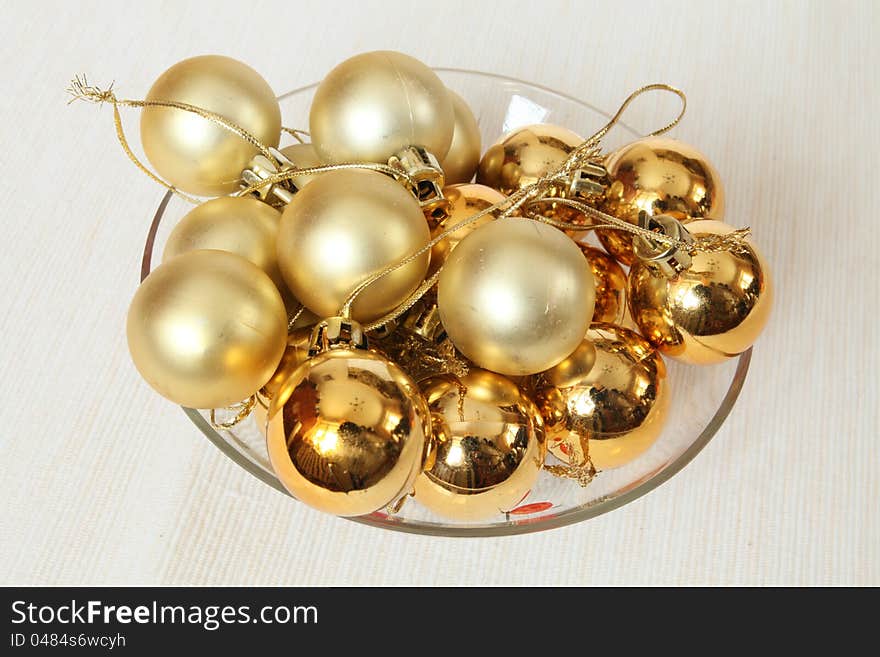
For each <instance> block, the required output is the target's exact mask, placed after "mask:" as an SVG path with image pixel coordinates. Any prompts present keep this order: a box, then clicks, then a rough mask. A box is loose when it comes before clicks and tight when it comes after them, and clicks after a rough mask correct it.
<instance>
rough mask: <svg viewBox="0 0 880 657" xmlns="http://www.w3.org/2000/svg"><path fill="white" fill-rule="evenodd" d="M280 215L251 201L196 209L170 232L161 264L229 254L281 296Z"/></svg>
mask: <svg viewBox="0 0 880 657" xmlns="http://www.w3.org/2000/svg"><path fill="white" fill-rule="evenodd" d="M280 220H281V213H280V212H278V210H276V209H275V208H273V207H271V206H269V205H267V204H266V203H263V202H262V201H258V200H257V199H255V198H251V197H235V196H222V197H220V198H215V199H211V200H209V201H205V202H204V203H202V204H200V205H197V206H196V207H195V208H193V209H192V210H190V211H189V212H188V213H187V214H186V215H184V217H183V219H181V220H180V221H179V222H178V224H177V225H176V226H175V227H174V230H172V231H171V234H170V235H169V236H168V241H167V242H165V250H164V251H163V252H162V262H168V261H169V260H171V258H174V257H176V256H179V255H180V254H182V253H188V252H190V251H197V250H199V249H215V250H217V251H229V252H230V253H236V254H238V255H240V256H242V257H243V258H246V259H247V260H250V261H251V262H252V263H254V264H255V265H256V266H257V267H259V268H260V269H262V270H263V271H264V272H266V274H268V275H269V278H271V279H272V282H273V283H275V285H276V286H277V287H278V289H279V291H280V292H281V293H282V296H283V293H284V291H286V290H287V285H285V283H284V279H283V278H282V277H281V270H280V269H278V261H277V259H276V258H275V240H276V237H277V236H278V223H279V221H280Z"/></svg>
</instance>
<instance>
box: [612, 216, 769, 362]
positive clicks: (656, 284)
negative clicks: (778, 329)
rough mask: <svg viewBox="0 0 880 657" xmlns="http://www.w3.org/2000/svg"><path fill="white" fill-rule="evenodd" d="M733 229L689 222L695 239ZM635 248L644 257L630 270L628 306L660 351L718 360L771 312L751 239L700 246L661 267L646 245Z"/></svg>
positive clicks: (763, 269) (747, 343)
mask: <svg viewBox="0 0 880 657" xmlns="http://www.w3.org/2000/svg"><path fill="white" fill-rule="evenodd" d="M661 219H662V217H661ZM733 230H734V229H733V228H731V227H730V226H728V225H727V224H724V223H721V222H720V221H711V220H702V221H694V222H691V223H689V224H687V231H688V232H689V233H690V234H691V235H692V236H693V237H694V238H699V237H700V236H704V235H726V234H728V233H730V232H732V231H733ZM663 248H665V247H662V246H661V247H660V251H662V250H663ZM636 253H637V255H642V256H644V257H645V258H646V260H641V259H640V260H639V261H637V262H636V263H635V264H633V266H632V268H631V269H630V273H629V305H630V312H631V314H632V318H633V320H634V321H635V323H636V324H637V325H638V327H639V330H640V331H641V333H642V335H644V336H645V337H646V338H647V339H648V340H649V341H650V342H651V343H652V344H654V345H655V346H656V347H657V348H658V349H659V350H660V351H661V352H662V353H663V354H664V355H665V356H669V357H671V358H675V359H676V360H680V361H683V362H686V363H695V364H700V365H705V364H711V363H718V362H722V361H724V360H727V359H728V358H732V357H734V356H737V355H739V354H741V353H742V352H744V351H745V350H746V349H748V348H749V347H751V346H752V344H753V343H754V342H755V340H757V339H758V336H759V335H760V334H761V332H762V331H763V329H764V326H765V325H766V324H767V320H768V318H769V317H770V309H771V307H772V305H773V285H772V282H771V278H770V270H769V268H768V267H767V264H766V262H765V261H764V259H763V257H762V256H761V254H760V253H759V252H758V250H757V249H756V248H755V247H754V246H753V245H751V244H750V243H748V242H745V243H743V244H742V245H741V247H738V248H732V249H729V250H725V251H718V252H714V253H697V254H696V255H694V256H693V257H692V259H690V258H688V260H690V262H689V264H687V261H685V263H684V264H685V265H686V266H682V267H679V271H677V272H676V271H667V272H666V273H664V272H663V271H661V269H660V267H659V266H658V261H657V260H655V261H653V262H652V261H651V260H647V258H649V257H651V256H653V255H655V254H654V253H653V252H652V250H651V248H650V247H649V246H648V245H647V244H646V245H645V246H644V247H643V248H639V245H638V244H637V249H636ZM660 264H662V261H661V262H660Z"/></svg>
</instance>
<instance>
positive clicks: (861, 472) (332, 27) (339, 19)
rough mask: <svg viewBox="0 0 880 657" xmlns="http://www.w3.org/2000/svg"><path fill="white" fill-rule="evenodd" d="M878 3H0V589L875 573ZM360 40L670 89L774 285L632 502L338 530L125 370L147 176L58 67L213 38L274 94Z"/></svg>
mask: <svg viewBox="0 0 880 657" xmlns="http://www.w3.org/2000/svg"><path fill="white" fill-rule="evenodd" d="M878 7H880V5H878V3H876V2H870V1H869V2H862V3H855V2H815V3H808V2H730V3H721V2H698V1H696V0H694V1H692V2H661V3H650V4H641V3H634V2H623V1H619V2H574V1H572V2H547V1H546V0H542V1H541V2H534V1H530V2H508V3H490V2H474V1H473V0H469V1H467V2H443V3H430V2H363V1H361V2H346V3H338V2H330V1H327V0H324V1H322V2H308V3H307V2H295V1H290V0H288V1H286V2H278V3H264V2H254V1H250V2H226V3H220V5H218V3H196V2H181V1H179V0H173V1H171V0H169V1H167V2H137V3H135V2H28V1H25V0H18V1H14V2H13V1H10V0H3V2H2V13H3V20H2V22H0V48H2V54H3V56H2V57H0V79H2V91H0V108H2V117H0V118H2V122H0V129H2V149H0V164H2V168H0V171H2V175H0V198H2V211H0V217H2V220H0V221H2V233H0V238H2V241H0V249H2V251H0V254H2V255H0V281H2V305H0V350H2V361H0V362H2V370H0V374H2V377H0V400H2V402H0V473H2V480H0V500H2V503H0V582H2V583H7V584H8V583H22V584H99V583H109V584H124V583H143V584H207V583H217V584H313V585H321V584H324V585H327V584H527V583H528V584H599V583H602V584H874V585H878V584H880V565H878V559H880V510H878V509H880V506H878V493H880V486H878V476H880V472H878V466H880V457H878V454H880V441H878V434H880V426H878V410H877V409H878V402H880V398H878V385H877V378H878V369H880V357H878V340H877V338H878V331H877V328H876V312H877V304H878V301H880V289H878V257H877V252H878V248H880V244H878V228H880V223H878V220H880V219H878V215H877V200H878V184H880V173H878V172H880V162H878V151H880V138H878V137H880V135H878V132H880V128H878V125H880V124H878V120H877V111H878V109H880V103H878V101H880V94H878V81H880V80H878V76H877V72H876V71H877V68H876V67H877V61H878V54H880V52H878V47H877V45H876V41H875V39H876V37H877V34H878V28H880V10H878ZM379 48H384V49H396V50H402V51H405V52H408V53H410V54H413V55H415V56H417V57H419V58H421V59H423V60H424V61H426V62H428V63H429V64H432V65H435V66H454V67H462V68H473V69H482V70H485V71H491V72H496V73H500V74H506V75H510V76H513V77H518V78H522V79H525V80H530V81H535V82H539V83H542V84H544V85H546V86H549V87H552V88H556V89H560V90H562V91H564V92H568V93H570V94H573V95H575V96H578V97H581V98H584V99H587V100H589V101H591V102H592V103H594V104H595V105H597V106H598V107H602V108H605V109H613V108H614V107H616V106H617V104H618V103H619V102H620V100H621V99H622V98H623V97H624V96H626V94H628V93H629V92H630V91H631V90H632V89H634V88H636V87H638V86H641V85H642V84H645V83H648V82H655V81H666V82H669V83H672V84H675V85H678V86H680V87H682V88H683V89H684V90H686V92H687V93H688V97H689V101H690V108H689V110H690V111H689V112H688V116H687V117H686V119H685V122H684V124H683V125H682V126H681V127H680V128H679V129H678V130H677V132H676V133H675V134H676V135H677V136H679V137H682V138H684V139H686V140H687V141H691V142H694V143H696V144H697V145H698V146H699V147H700V148H701V149H702V150H704V151H705V152H706V153H707V154H708V155H709V156H710V158H711V159H712V160H713V161H714V162H715V164H716V165H717V167H718V169H719V170H720V171H721V173H722V176H723V178H724V180H725V183H726V188H727V193H728V214H727V217H728V220H729V222H730V223H734V224H736V225H750V226H752V228H753V230H754V234H755V238H756V240H757V242H758V243H759V244H760V246H761V247H762V250H763V251H764V253H765V255H766V256H767V258H768V260H769V262H770V263H772V266H773V270H774V274H775V279H776V282H777V301H776V308H775V315H774V317H773V319H772V323H771V324H770V326H769V328H768V329H767V331H766V333H765V334H764V336H763V338H762V339H761V342H760V343H759V345H758V347H757V348H756V350H755V355H754V358H753V361H752V367H751V371H750V373H749V378H748V381H747V382H746V386H745V389H744V390H743V393H742V396H741V398H740V401H739V402H738V404H737V406H736V408H735V409H734V412H733V414H732V415H731V417H730V418H729V420H728V421H727V422H726V424H725V425H724V427H723V429H722V430H721V431H720V432H719V434H718V435H717V437H716V438H715V439H714V440H713V441H712V442H711V443H710V444H709V446H708V447H707V448H706V449H705V451H704V452H703V453H701V454H700V456H699V457H698V458H697V459H696V460H695V461H694V462H693V463H692V464H690V465H689V466H688V467H687V468H686V469H685V470H684V471H683V472H681V473H680V474H678V475H677V476H675V477H674V478H673V479H672V480H671V481H670V482H668V483H666V484H664V485H663V486H662V487H660V488H659V489H658V490H656V491H655V492H653V493H651V494H650V495H648V496H647V497H645V498H642V499H640V500H639V501H637V502H635V503H633V504H631V505H629V506H627V507H625V508H623V509H620V510H617V511H615V512H613V513H611V514H608V515H605V516H603V517H600V518H598V519H595V520H591V521H588V522H586V523H582V524H580V525H576V526H573V527H569V528H566V529H560V530H554V531H551V532H544V533H542V534H537V535H530V536H523V537H513V538H505V539H440V538H428V537H415V536H408V535H403V534H397V533H391V532H383V531H380V530H376V529H371V528H366V527H361V526H359V525H356V524H353V523H351V522H347V521H344V520H338V519H336V518H333V517H329V516H325V515H322V514H319V513H317V512H313V511H311V510H309V509H306V508H305V507H303V506H302V505H299V504H296V503H293V502H291V501H290V500H288V499H287V498H285V497H283V496H281V495H279V494H278V493H276V492H274V491H273V490H270V489H269V488H268V487H266V486H264V485H262V484H260V483H259V482H258V481H257V480H255V479H254V478H252V477H251V476H250V475H248V474H246V473H245V472H243V471H241V470H239V469H237V468H236V466H234V465H233V464H232V463H231V462H230V461H228V460H227V459H226V457H224V456H222V455H221V454H220V452H218V451H217V450H216V449H214V448H213V447H212V446H211V445H210V444H209V443H208V442H207V441H206V440H205V439H204V438H203V437H202V436H201V434H200V433H199V432H198V431H197V429H196V428H195V427H194V426H193V425H192V424H190V422H189V420H187V419H186V417H185V416H184V415H183V413H181V412H180V410H179V409H178V408H176V407H175V406H173V405H172V404H170V403H169V402H167V401H165V400H164V399H161V398H160V397H159V396H158V395H156V394H155V393H154V392H153V391H152V390H151V389H149V388H148V387H147V386H146V384H144V383H142V382H141V380H140V378H139V377H138V375H137V373H136V372H135V370H134V367H133V366H132V364H131V362H130V359H129V356H128V350H127V347H126V343H125V333H124V319H125V313H126V309H127V306H128V303H129V300H130V298H131V295H132V294H133V292H134V289H135V285H136V283H137V280H138V270H139V254H140V252H141V249H142V247H143V241H144V237H145V233H146V229H147V224H146V218H147V217H148V215H149V214H150V212H151V209H152V208H154V207H155V205H156V203H157V200H158V199H159V197H160V196H161V192H160V190H159V189H158V188H157V187H156V186H155V185H154V184H153V183H151V182H150V181H149V180H147V179H146V178H145V177H143V176H142V175H141V174H140V173H138V172H137V171H136V170H135V169H134V168H133V167H132V166H130V165H129V163H128V162H127V160H126V159H125V157H124V155H123V154H122V152H121V151H120V149H119V147H118V145H117V143H116V140H115V137H114V134H113V128H112V121H111V118H110V108H109V107H104V108H102V109H100V110H99V109H97V108H95V107H90V106H87V105H85V104H81V103H80V104H76V105H73V106H71V107H67V106H65V96H64V88H65V87H66V85H67V82H68V79H69V78H70V77H71V76H72V75H73V74H75V73H78V72H86V73H88V74H89V75H90V77H91V78H92V79H93V80H94V81H96V82H100V83H105V82H108V81H109V80H111V79H115V80H116V89H117V90H118V92H119V93H120V96H121V97H130V98H136V97H142V96H143V94H144V93H145V92H146V90H147V89H148V87H149V85H150V83H151V82H152V81H153V79H154V78H155V77H156V76H157V75H158V74H159V73H160V72H161V71H163V70H164V69H165V68H166V67H168V66H169V65H171V64H172V63H174V62H175V61H177V60H179V59H182V58H185V57H188V56H191V55H195V54H204V53H223V54H227V55H231V56H234V57H237V58H239V59H242V60H244V61H246V62H248V63H249V64H251V65H252V66H253V67H254V68H256V69H257V70H258V71H260V72H261V73H262V74H263V75H264V77H265V78H266V79H267V80H268V81H269V82H270V84H271V85H272V86H273V88H274V89H275V90H276V91H278V92H282V91H285V90H288V89H292V88H294V87H298V86H301V85H303V84H305V83H308V82H313V81H315V80H318V79H320V78H321V77H322V75H323V74H324V73H325V72H326V71H327V70H329V69H330V68H331V67H332V66H333V65H335V64H336V63H338V62H339V61H341V60H342V59H344V58H346V57H348V56H349V55H351V54H354V53H356V52H359V51H364V50H372V49H379ZM640 112H641V114H640ZM126 117H127V121H128V125H129V126H130V128H129V130H130V132H131V134H133V135H137V130H136V126H137V117H136V115H135V114H134V113H133V112H131V111H129V112H127V113H126ZM659 118H660V114H659V113H658V114H657V115H656V116H655V115H654V114H652V104H651V103H650V102H648V103H645V104H644V106H643V107H642V109H641V110H640V111H636V112H635V113H634V114H632V115H628V120H630V122H631V123H633V124H635V125H636V126H654V125H656V124H657V121H658V120H659Z"/></svg>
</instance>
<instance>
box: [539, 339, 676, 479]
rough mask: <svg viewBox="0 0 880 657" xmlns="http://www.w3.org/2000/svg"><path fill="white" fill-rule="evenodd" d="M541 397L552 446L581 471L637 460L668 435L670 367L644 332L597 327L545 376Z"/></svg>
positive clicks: (555, 454)
mask: <svg viewBox="0 0 880 657" xmlns="http://www.w3.org/2000/svg"><path fill="white" fill-rule="evenodd" d="M533 385H534V389H535V399H536V402H537V404H538V406H539V408H540V409H541V414H542V416H543V418H544V422H545V424H546V427H547V441H548V449H549V450H550V451H551V452H552V453H553V455H554V456H556V457H557V458H559V459H560V460H561V461H563V462H565V463H568V464H570V465H573V466H583V465H585V464H586V463H587V462H588V459H589V460H591V461H592V463H593V465H594V466H595V467H596V468H598V469H600V470H605V469H609V468H616V467H619V466H621V465H625V464H626V463H629V462H630V461H632V460H633V459H635V458H636V457H638V456H639V455H641V454H642V453H643V452H645V451H646V450H647V449H648V448H649V447H650V446H651V445H652V444H653V443H654V441H655V440H656V439H657V437H658V436H659V435H660V432H661V431H662V429H663V424H664V422H665V421H666V416H667V413H668V409H669V385H668V383H667V381H666V367H665V365H664V363H663V359H662V358H661V357H660V355H659V353H657V351H656V350H655V349H654V348H653V347H652V346H651V345H650V344H649V343H648V342H647V341H646V340H645V339H644V338H642V337H641V336H640V335H638V334H637V333H635V332H633V331H630V330H628V329H625V328H621V327H619V326H614V325H612V324H594V325H593V326H591V327H590V329H589V330H588V331H587V332H586V335H585V337H584V340H583V342H582V343H581V345H580V346H579V347H578V348H577V349H575V350H574V353H572V354H571V355H570V356H569V357H568V358H566V359H565V360H563V361H562V362H561V363H559V364H558V365H556V367H553V368H552V369H550V370H548V371H546V372H543V373H541V374H540V375H539V376H537V377H536V379H535V382H534V384H533Z"/></svg>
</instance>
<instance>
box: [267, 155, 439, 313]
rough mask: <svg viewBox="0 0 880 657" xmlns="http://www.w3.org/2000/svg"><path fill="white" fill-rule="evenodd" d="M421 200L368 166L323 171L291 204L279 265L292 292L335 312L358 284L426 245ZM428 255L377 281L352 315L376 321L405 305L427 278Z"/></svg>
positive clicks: (314, 309) (307, 302)
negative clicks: (366, 168) (364, 168)
mask: <svg viewBox="0 0 880 657" xmlns="http://www.w3.org/2000/svg"><path fill="white" fill-rule="evenodd" d="M429 239H430V231H429V230H428V224H427V222H426V221H425V217H424V215H423V214H422V212H421V210H420V209H419V204H418V202H417V201H416V200H415V198H413V196H412V195H411V194H410V193H409V192H407V191H406V190H405V189H404V188H403V187H401V186H400V185H399V184H397V183H396V182H395V181H394V180H392V179H391V178H389V177H387V176H384V175H382V174H381V173H376V172H375V171H365V170H362V169H343V170H336V171H329V172H327V173H322V174H320V175H319V176H318V177H316V179H315V180H314V181H313V182H311V183H309V184H308V185H306V186H305V187H304V188H303V189H302V190H301V191H299V192H298V193H297V194H296V195H295V196H294V198H293V200H292V201H291V203H290V204H289V205H288V206H287V208H285V210H284V213H283V214H282V217H281V227H280V229H279V233H278V263H279V265H280V266H281V273H282V274H283V275H284V280H285V281H286V282H287V285H288V287H289V288H290V290H291V291H292V292H293V294H294V296H295V297H296V298H297V299H299V300H300V301H301V302H302V303H303V304H304V305H305V306H306V307H307V308H308V309H309V310H311V311H312V312H314V313H315V314H317V315H319V316H321V317H330V316H333V315H335V314H337V313H338V312H339V311H340V309H341V308H342V305H343V304H344V303H345V301H346V299H347V298H348V296H349V295H350V294H351V293H352V292H353V291H354V289H355V288H356V287H357V286H358V284H359V283H361V282H363V281H364V280H366V279H367V278H369V277H370V276H371V275H373V274H376V273H378V272H380V271H382V270H384V269H385V268H386V267H388V266H389V265H391V264H393V263H396V262H398V261H400V260H402V259H403V258H405V257H406V256H408V255H410V254H411V253H412V252H414V251H417V250H418V249H419V248H420V247H422V246H424V245H425V244H427V243H428V241H429ZM429 259H430V254H429V253H425V254H424V255H423V256H422V257H420V258H417V259H416V260H414V261H412V262H411V263H409V264H407V265H406V266H404V267H401V268H400V269H397V270H395V271H394V272H392V273H390V274H388V275H387V276H384V277H382V278H380V279H378V280H377V281H376V282H374V283H373V284H371V285H370V286H369V287H367V288H366V289H365V290H364V292H363V293H362V294H360V295H359V296H358V298H357V300H356V301H355V303H354V304H353V306H352V317H353V318H354V319H356V320H358V321H363V322H366V321H370V320H373V319H376V318H378V317H380V316H382V315H384V314H385V313H387V312H389V311H391V310H392V309H394V308H395V307H396V306H398V305H399V304H400V303H402V302H403V301H404V300H405V299H406V298H407V297H408V296H409V295H410V294H411V293H412V292H413V291H414V290H415V289H416V288H417V287H418V286H419V284H420V283H421V282H422V280H423V279H424V277H425V272H426V271H427V269H428V262H429Z"/></svg>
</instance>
